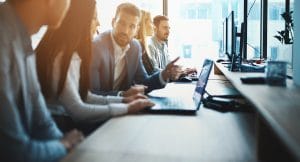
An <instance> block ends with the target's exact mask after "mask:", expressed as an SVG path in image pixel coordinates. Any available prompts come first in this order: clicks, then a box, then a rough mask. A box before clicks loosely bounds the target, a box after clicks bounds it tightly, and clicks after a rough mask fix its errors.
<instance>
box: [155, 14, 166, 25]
mask: <svg viewBox="0 0 300 162" xmlns="http://www.w3.org/2000/svg"><path fill="white" fill-rule="evenodd" d="M161 21H169V18H168V17H167V16H164V15H157V16H155V17H154V18H153V24H154V25H155V26H156V27H158V26H159V23H160V22H161Z"/></svg>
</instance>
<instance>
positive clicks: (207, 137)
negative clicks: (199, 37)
mask: <svg viewBox="0 0 300 162" xmlns="http://www.w3.org/2000/svg"><path fill="white" fill-rule="evenodd" d="M170 86H172V85H170ZM179 89H180V88H179ZM255 149H256V139H255V114H253V113H236V112H235V113H231V112H228V113H221V112H217V111H214V110H210V109H206V108H203V107H201V108H200V110H199V111H198V112H197V114H196V115H192V116H184V115H154V114H137V115H127V116H123V117H116V118H113V119H110V120H109V121H107V122H106V123H105V124H104V125H102V126H101V127H100V128H99V129H97V130H96V131H95V132H94V133H93V134H92V135H91V136H89V137H87V138H86V139H85V140H84V141H83V142H82V143H81V144H80V145H79V146H78V147H77V148H75V150H73V151H72V152H71V153H70V154H69V155H68V156H67V157H66V158H65V159H63V162H67V161H70V162H99V161H105V162H118V161H122V162H127V161H128V162H132V161H143V162H162V161H172V162H177V161H178V162H182V161H189V162H192V161H197V162H198V161H256V150H255Z"/></svg>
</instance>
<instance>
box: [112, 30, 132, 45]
mask: <svg viewBox="0 0 300 162" xmlns="http://www.w3.org/2000/svg"><path fill="white" fill-rule="evenodd" d="M114 38H115V40H116V42H117V44H118V45H119V46H121V47H124V46H126V45H128V44H129V42H130V40H131V39H130V38H129V36H127V35H126V34H124V33H116V34H115V36H114Z"/></svg>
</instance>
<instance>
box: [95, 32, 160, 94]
mask: <svg viewBox="0 0 300 162" xmlns="http://www.w3.org/2000/svg"><path fill="white" fill-rule="evenodd" d="M125 60H126V65H125V66H126V76H125V79H124V82H123V83H122V85H121V87H120V89H119V91H125V90H127V89H128V88H130V86H131V85H133V84H143V85H146V86H148V89H147V92H149V91H152V90H153V89H159V88H163V87H164V86H165V85H162V84H161V82H160V80H159V75H160V74H159V73H160V72H157V73H154V74H153V75H151V76H149V75H148V74H147V72H146V70H145V67H144V65H143V62H142V49H141V45H140V43H139V42H138V41H137V40H135V39H134V40H132V41H131V42H130V48H129V50H128V51H127V53H126V56H125ZM114 71H115V58H114V49H113V43H112V39H111V31H107V32H104V33H102V34H100V35H99V36H98V37H97V38H96V39H95V40H94V42H93V59H92V65H91V90H92V92H93V93H96V94H101V95H117V93H118V91H113V80H114Z"/></svg>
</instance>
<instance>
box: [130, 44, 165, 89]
mask: <svg viewBox="0 0 300 162" xmlns="http://www.w3.org/2000/svg"><path fill="white" fill-rule="evenodd" d="M136 46H137V49H138V50H137V57H138V59H137V61H138V63H137V72H136V75H135V81H136V83H137V84H144V85H146V86H148V89H147V92H150V91H152V90H154V89H160V88H163V87H165V85H164V84H162V83H161V82H160V79H159V75H160V71H158V72H156V73H154V74H152V75H150V76H149V75H148V74H147V71H146V70H145V67H144V64H143V60H142V49H141V46H140V44H139V43H137V44H136Z"/></svg>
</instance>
